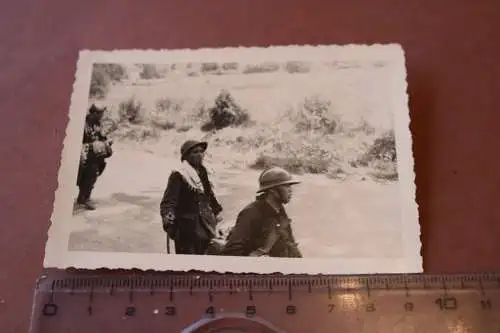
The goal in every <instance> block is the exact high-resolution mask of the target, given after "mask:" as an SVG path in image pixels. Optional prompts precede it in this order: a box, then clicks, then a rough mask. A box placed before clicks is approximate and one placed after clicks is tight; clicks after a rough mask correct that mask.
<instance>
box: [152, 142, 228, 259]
mask: <svg viewBox="0 0 500 333" xmlns="http://www.w3.org/2000/svg"><path fill="white" fill-rule="evenodd" d="M207 146H208V144H207V143H206V142H203V141H195V140H188V141H186V142H184V143H183V144H182V146H181V151H180V153H181V163H180V165H178V166H176V167H174V168H173V170H172V172H171V173H170V176H169V179H168V184H167V187H166V189H165V192H164V194H163V198H162V200H161V203H160V215H161V217H162V221H163V230H164V231H165V232H166V233H167V235H168V237H170V238H171V239H173V240H174V241H175V253H176V254H205V252H206V251H207V248H208V246H209V244H210V242H211V241H212V239H214V238H215V237H216V236H217V233H216V225H217V222H218V218H217V216H218V215H219V213H220V212H221V211H222V206H221V205H220V204H219V202H218V201H217V198H216V196H215V193H214V189H213V185H212V183H211V182H210V179H209V174H208V171H207V169H206V167H205V166H204V165H203V158H204V154H205V151H206V149H207Z"/></svg>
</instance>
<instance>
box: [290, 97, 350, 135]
mask: <svg viewBox="0 0 500 333" xmlns="http://www.w3.org/2000/svg"><path fill="white" fill-rule="evenodd" d="M289 117H290V118H291V119H290V120H291V121H292V122H293V123H294V124H295V129H296V130H297V131H298V132H309V131H313V132H320V133H323V134H333V133H335V132H337V131H338V130H340V126H339V125H340V118H339V117H338V116H336V115H335V114H333V112H332V111H331V101H329V100H323V99H321V98H319V97H316V96H313V97H311V98H306V99H305V100H304V102H303V103H302V104H301V105H300V106H299V110H298V112H296V113H295V114H293V113H292V112H289Z"/></svg>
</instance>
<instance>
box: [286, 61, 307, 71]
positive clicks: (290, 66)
mask: <svg viewBox="0 0 500 333" xmlns="http://www.w3.org/2000/svg"><path fill="white" fill-rule="evenodd" d="M310 67H311V66H310V65H309V64H308V63H306V62H301V61H289V62H287V63H286V65H285V71H287V72H288V73H290V74H293V73H308V72H309V71H310V70H311V69H310Z"/></svg>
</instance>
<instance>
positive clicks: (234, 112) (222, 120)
mask: <svg viewBox="0 0 500 333" xmlns="http://www.w3.org/2000/svg"><path fill="white" fill-rule="evenodd" d="M208 112H209V116H210V121H209V122H207V123H205V124H204V125H203V126H202V127H201V129H202V130H203V131H210V130H220V129H223V128H226V127H230V126H231V127H235V126H242V125H247V124H249V123H250V115H249V114H248V111H247V110H246V109H244V108H242V107H241V106H240V105H238V104H237V103H236V102H235V101H234V99H233V97H232V96H231V94H230V93H229V92H227V91H225V90H222V91H221V92H220V93H219V95H218V96H217V97H216V98H215V106H214V107H212V108H210V109H209V110H208Z"/></svg>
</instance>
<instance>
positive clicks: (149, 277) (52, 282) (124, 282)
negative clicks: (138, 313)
mask: <svg viewBox="0 0 500 333" xmlns="http://www.w3.org/2000/svg"><path fill="white" fill-rule="evenodd" d="M176 280H177V281H184V282H186V281H187V280H190V281H198V288H196V290H200V289H201V290H209V289H210V288H212V287H213V285H212V284H211V283H212V282H214V281H222V282H224V281H226V282H227V281H242V280H243V281H247V282H252V281H256V280H260V281H265V282H268V283H273V284H274V285H276V284H278V286H279V287H278V288H277V289H275V290H276V291H280V290H286V289H289V288H290V287H291V288H294V287H299V288H300V287H307V286H309V287H310V286H311V281H323V284H325V282H324V281H326V284H325V285H327V286H328V287H330V286H331V287H332V288H333V289H336V290H338V289H342V290H345V289H349V290H350V291H357V290H366V289H367V288H372V289H380V288H378V287H376V286H374V285H376V284H377V283H380V281H386V282H393V283H394V282H395V281H407V282H411V281H417V282H420V281H422V282H423V283H424V284H425V282H429V281H432V282H431V284H430V285H428V286H427V287H424V288H423V289H446V288H447V287H448V285H447V283H457V282H463V281H479V283H482V282H483V281H488V282H496V283H497V284H498V286H499V287H500V271H489V272H465V273H387V274H386V273H380V274H345V275H344V274H314V275H307V274H257V273H255V274H222V273H207V272H171V273H170V272H169V273H164V272H157V273H154V274H137V273H129V272H126V273H125V274H119V275H111V274H106V273H104V274H100V273H93V274H91V275H88V274H85V273H84V274H80V273H78V272H76V273H69V274H68V273H66V274H50V273H49V274H43V273H42V274H41V275H39V277H38V278H37V280H36V284H35V289H34V295H33V296H34V298H36V297H37V296H38V295H39V294H43V293H47V292H53V293H57V292H65V291H69V290H79V291H82V290H83V291H85V290H88V291H90V290H103V289H105V290H108V289H110V288H113V287H115V288H116V287H117V288H116V289H117V290H123V289H125V290H137V291H141V290H145V289H146V288H147V289H148V290H151V289H157V290H164V289H166V288H172V282H174V281H176ZM85 281H87V282H88V283H87V284H86V283H85ZM157 281H163V282H165V281H168V282H169V283H168V284H167V283H162V285H159V286H158V285H155V282H157ZM79 282H80V285H81V284H83V286H76V287H75V285H78V283H79ZM92 282H94V284H92ZM279 282H281V283H279ZM284 282H286V283H284ZM339 282H344V283H349V282H355V283H358V285H359V286H358V287H349V288H345V287H342V288H338V283H339ZM141 283H142V284H143V285H142V286H141ZM262 283H263V282H262ZM403 283H404V282H403ZM195 284H196V283H195ZM313 284H314V283H313ZM370 284H371V285H372V287H370ZM70 285H71V287H69V286H70ZM173 285H174V287H173V288H174V289H179V288H178V287H177V285H176V284H175V282H174V283H173ZM145 286H147V287H145ZM312 287H313V288H314V287H315V286H314V285H313V286H312ZM384 289H398V288H384ZM412 289H414V288H412Z"/></svg>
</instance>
